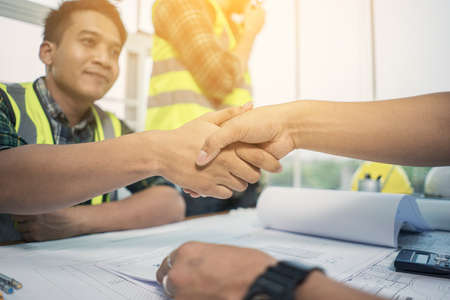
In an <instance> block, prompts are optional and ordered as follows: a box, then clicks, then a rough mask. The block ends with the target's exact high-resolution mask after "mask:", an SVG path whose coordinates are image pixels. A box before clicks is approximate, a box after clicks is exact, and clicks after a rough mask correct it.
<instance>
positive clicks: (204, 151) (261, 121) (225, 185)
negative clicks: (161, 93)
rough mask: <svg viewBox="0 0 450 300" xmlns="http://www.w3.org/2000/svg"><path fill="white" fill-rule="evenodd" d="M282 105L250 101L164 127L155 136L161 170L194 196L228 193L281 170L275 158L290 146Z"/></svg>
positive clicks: (230, 193)
mask: <svg viewBox="0 0 450 300" xmlns="http://www.w3.org/2000/svg"><path fill="white" fill-rule="evenodd" d="M283 108H284V106H283V105H277V106H273V107H270V106H269V107H261V108H257V109H252V105H251V104H246V105H244V106H242V107H232V108H228V109H224V110H220V111H217V112H211V113H208V114H206V115H204V116H202V117H200V118H198V119H195V120H193V121H191V122H189V123H187V124H185V125H184V126H182V127H180V128H178V129H176V130H172V131H168V132H165V134H164V135H161V137H160V139H159V140H160V141H161V142H162V143H160V144H162V145H163V147H161V149H160V153H159V157H160V158H161V159H160V167H159V169H160V175H162V176H164V177H165V178H167V179H168V180H170V181H172V182H174V183H176V184H178V185H179V186H181V187H182V188H183V189H184V190H185V191H186V192H187V193H189V194H191V196H193V197H200V196H210V197H216V198H229V197H231V195H232V193H233V191H244V190H245V189H246V188H247V186H248V183H255V182H257V181H258V180H259V179H260V177H261V172H260V170H261V169H263V170H266V171H269V172H280V171H281V165H280V163H279V159H281V158H282V157H283V156H285V155H286V154H288V153H289V152H290V151H292V150H294V149H295V144H294V140H293V139H292V138H291V137H290V136H289V134H288V130H287V126H286V125H287V124H285V121H284V120H286V119H285V118H281V116H284V117H286V115H283V112H282V111H281V110H283Z"/></svg>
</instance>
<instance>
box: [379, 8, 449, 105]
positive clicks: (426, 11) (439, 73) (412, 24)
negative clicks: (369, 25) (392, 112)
mask: <svg viewBox="0 0 450 300" xmlns="http://www.w3.org/2000/svg"><path fill="white" fill-rule="evenodd" d="M374 8H375V10H374V13H375V24H376V30H375V35H376V42H375V49H376V51H375V54H376V55H375V58H376V62H377V64H376V74H377V76H376V81H377V89H376V91H377V98H378V99H385V98H392V97H403V96H410V95H417V94H423V93H430V92H439V91H449V90H450V1H449V0H395V1H392V0H376V1H375V5H374Z"/></svg>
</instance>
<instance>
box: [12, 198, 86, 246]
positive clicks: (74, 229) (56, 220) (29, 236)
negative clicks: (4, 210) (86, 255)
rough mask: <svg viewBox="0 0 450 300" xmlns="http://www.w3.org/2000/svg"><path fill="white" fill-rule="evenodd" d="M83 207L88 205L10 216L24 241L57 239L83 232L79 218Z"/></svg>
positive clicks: (81, 216)
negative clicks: (44, 212)
mask: <svg viewBox="0 0 450 300" xmlns="http://www.w3.org/2000/svg"><path fill="white" fill-rule="evenodd" d="M85 208H88V207H83V206H76V207H70V208H64V209H61V210H58V211H55V212H51V213H47V214H41V215H29V216H17V215H16V216H13V217H12V218H13V220H14V221H16V222H17V225H16V229H17V231H19V232H20V233H21V234H22V238H23V239H24V240H25V241H28V242H41V241H49V240H57V239H63V238H67V237H72V236H76V235H80V234H83V229H82V226H81V220H82V218H83V213H82V211H83V209H85Z"/></svg>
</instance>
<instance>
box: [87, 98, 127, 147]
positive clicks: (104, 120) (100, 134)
mask: <svg viewBox="0 0 450 300" xmlns="http://www.w3.org/2000/svg"><path fill="white" fill-rule="evenodd" d="M92 112H93V114H94V118H95V121H96V123H97V127H96V134H95V140H96V141H102V140H104V139H112V138H115V137H119V136H121V135H122V125H121V123H120V120H119V119H118V118H117V117H116V116H115V115H114V114H113V113H110V112H105V111H104V110H102V109H101V108H100V107H99V106H98V105H95V104H94V105H92Z"/></svg>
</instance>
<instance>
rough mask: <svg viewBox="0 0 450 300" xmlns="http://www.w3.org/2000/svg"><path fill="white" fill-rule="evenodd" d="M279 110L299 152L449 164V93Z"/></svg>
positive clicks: (312, 103)
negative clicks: (310, 151) (319, 152)
mask: <svg viewBox="0 0 450 300" xmlns="http://www.w3.org/2000/svg"><path fill="white" fill-rule="evenodd" d="M281 109H282V110H284V111H285V112H286V114H287V115H288V116H289V117H287V118H286V119H287V124H286V127H287V128H288V130H289V131H290V135H291V136H292V137H293V140H294V143H295V146H296V148H302V149H309V150H315V151H321V152H327V153H331V154H336V155H343V156H349V157H354V158H359V159H366V160H374V161H379V162H386V163H395V164H403V165H417V166H420V165H428V166H431V165H446V164H450V157H449V156H450V155H449V153H450V134H449V132H450V114H449V113H448V112H449V111H450V93H438V94H430V95H424V96H418V97H412V98H405V99H398V100H390V101H381V102H380V101H377V102H362V103H342V102H340V103H335V102H324V101H298V102H294V103H292V104H286V105H284V106H281ZM443 137H444V138H443Z"/></svg>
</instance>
